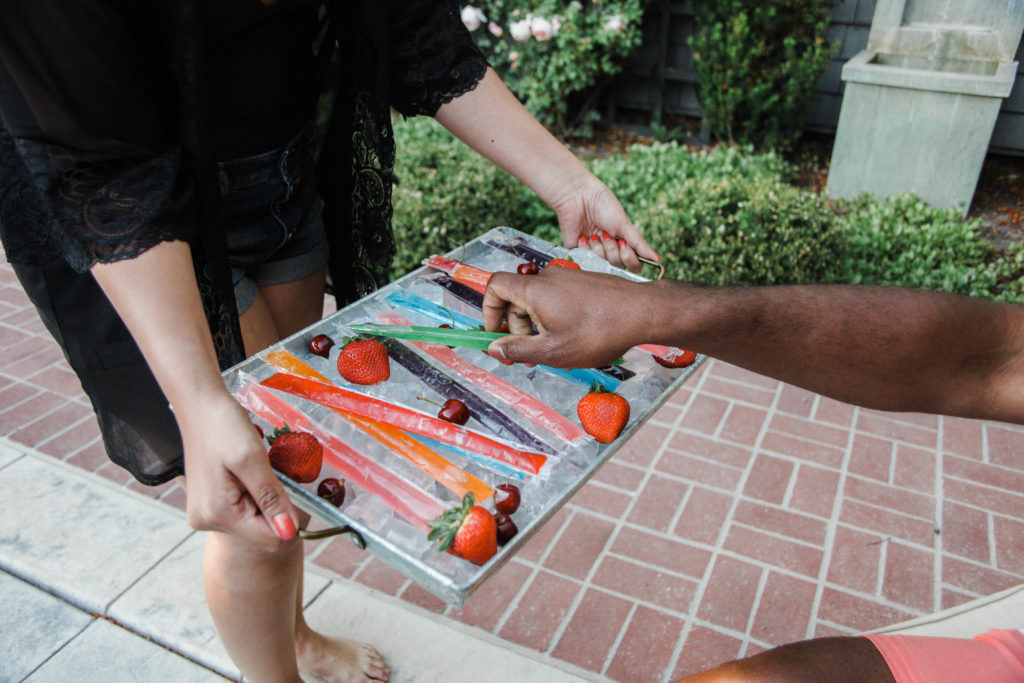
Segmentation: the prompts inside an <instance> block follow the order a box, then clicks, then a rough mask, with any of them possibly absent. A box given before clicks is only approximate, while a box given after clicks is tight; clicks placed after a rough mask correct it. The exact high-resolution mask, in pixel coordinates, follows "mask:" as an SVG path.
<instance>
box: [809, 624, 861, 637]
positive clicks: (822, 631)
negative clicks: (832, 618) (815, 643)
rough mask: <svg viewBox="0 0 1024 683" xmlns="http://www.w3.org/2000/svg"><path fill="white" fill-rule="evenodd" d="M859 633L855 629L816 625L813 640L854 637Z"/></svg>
mask: <svg viewBox="0 0 1024 683" xmlns="http://www.w3.org/2000/svg"><path fill="white" fill-rule="evenodd" d="M858 633H859V632H858V631H857V629H855V628H843V627H842V626H831V625H829V624H821V623H819V624H817V625H816V626H815V627H814V637H815V638H837V637H841V636H855V635H857V634H858Z"/></svg>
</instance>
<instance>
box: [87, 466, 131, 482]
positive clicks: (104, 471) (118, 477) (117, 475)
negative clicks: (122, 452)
mask: <svg viewBox="0 0 1024 683" xmlns="http://www.w3.org/2000/svg"><path fill="white" fill-rule="evenodd" d="M96 474H98V475H100V476H101V477H103V478H104V479H107V480H109V481H112V482H114V483H115V484H118V485H121V486H124V485H125V484H127V483H128V482H130V481H134V479H133V478H132V475H131V474H130V473H129V472H128V470H126V469H124V468H123V467H120V466H119V465H115V464H114V463H112V462H108V463H107V464H106V465H103V466H102V467H100V468H99V469H97V470H96Z"/></svg>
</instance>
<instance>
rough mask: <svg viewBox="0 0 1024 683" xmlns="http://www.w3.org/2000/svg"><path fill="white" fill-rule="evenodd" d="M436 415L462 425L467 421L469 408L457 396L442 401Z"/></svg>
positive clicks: (446, 420)
mask: <svg viewBox="0 0 1024 683" xmlns="http://www.w3.org/2000/svg"><path fill="white" fill-rule="evenodd" d="M437 416H438V417H439V418H441V419H442V420H444V421H445V422H454V423H455V424H457V425H464V424H466V422H468V421H469V408H467V407H466V404H465V403H463V402H462V401H460V400H459V399H457V398H450V399H448V400H447V401H445V402H444V405H443V406H442V407H441V410H440V411H439V412H438V413H437Z"/></svg>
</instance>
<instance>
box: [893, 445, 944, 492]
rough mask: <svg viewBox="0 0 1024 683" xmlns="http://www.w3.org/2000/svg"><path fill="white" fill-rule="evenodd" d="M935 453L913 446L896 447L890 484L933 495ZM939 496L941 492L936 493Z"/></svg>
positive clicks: (936, 456)
mask: <svg viewBox="0 0 1024 683" xmlns="http://www.w3.org/2000/svg"><path fill="white" fill-rule="evenodd" d="M938 457H939V456H938V455H936V454H935V451H925V450H921V449H920V448H914V447H913V446H907V445H904V444H900V445H898V446H896V469H895V471H894V472H893V480H892V483H893V484H895V485H896V486H899V487H903V488H907V489H910V490H912V491H919V492H921V493H926V494H928V495H935V494H936V493H937V491H936V486H937V484H936V482H935V468H936V463H937V462H938ZM938 493H939V494H940V495H941V491H938Z"/></svg>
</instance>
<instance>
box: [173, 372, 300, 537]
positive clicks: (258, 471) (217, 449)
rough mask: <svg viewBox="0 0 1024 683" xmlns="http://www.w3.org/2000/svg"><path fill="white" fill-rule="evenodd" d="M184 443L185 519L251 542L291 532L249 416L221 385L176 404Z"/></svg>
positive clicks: (280, 490) (284, 500)
mask: <svg viewBox="0 0 1024 683" xmlns="http://www.w3.org/2000/svg"><path fill="white" fill-rule="evenodd" d="M175 417H176V418H177V419H178V424H179V426H180V428H181V434H182V440H183V442H184V446H185V478H186V482H187V484H186V485H187V493H188V500H187V504H186V513H187V516H188V522H189V524H190V525H191V526H192V527H193V528H195V529H199V530H202V531H222V532H226V533H230V534H235V535H238V536H243V537H246V538H248V539H249V540H250V541H252V542H254V543H261V544H264V545H270V546H273V545H276V544H277V543H279V542H280V541H287V540H289V539H291V538H292V537H293V536H294V535H295V520H296V519H298V516H297V514H296V512H295V510H294V508H293V507H292V504H291V502H290V501H289V500H288V495H287V494H286V493H285V490H284V487H283V486H282V485H281V482H280V481H279V480H278V479H277V477H276V475H275V474H274V471H273V469H272V468H271V467H270V461H269V459H268V458H267V450H266V447H265V446H264V445H263V443H262V441H261V439H260V436H259V433H258V432H257V431H256V428H255V427H254V426H253V424H252V422H251V421H250V420H249V416H248V415H247V414H246V412H245V410H243V409H242V407H241V406H239V405H238V403H236V402H235V400H234V399H233V398H232V397H231V396H230V395H229V394H228V393H227V392H226V391H225V392H221V395H219V396H216V395H215V396H212V397H210V398H206V399H204V400H197V401H195V402H190V404H189V405H183V406H175Z"/></svg>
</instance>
